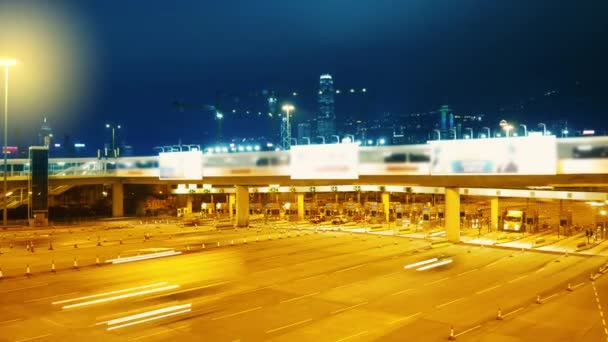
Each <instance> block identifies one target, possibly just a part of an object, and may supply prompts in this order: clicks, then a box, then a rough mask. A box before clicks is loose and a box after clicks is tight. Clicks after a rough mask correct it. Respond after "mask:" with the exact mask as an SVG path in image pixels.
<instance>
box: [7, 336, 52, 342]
mask: <svg viewBox="0 0 608 342" xmlns="http://www.w3.org/2000/svg"><path fill="white" fill-rule="evenodd" d="M51 335H53V334H44V335H38V336H34V337H30V338H24V339H22V340H16V341H15V342H24V341H31V340H36V339H39V338H43V337H47V336H51Z"/></svg>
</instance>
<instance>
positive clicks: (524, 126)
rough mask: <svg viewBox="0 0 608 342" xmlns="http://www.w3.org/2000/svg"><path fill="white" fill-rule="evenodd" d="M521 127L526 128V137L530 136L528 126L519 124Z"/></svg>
mask: <svg viewBox="0 0 608 342" xmlns="http://www.w3.org/2000/svg"><path fill="white" fill-rule="evenodd" d="M519 125H520V126H521V127H523V128H524V137H526V136H528V126H526V125H524V124H519Z"/></svg>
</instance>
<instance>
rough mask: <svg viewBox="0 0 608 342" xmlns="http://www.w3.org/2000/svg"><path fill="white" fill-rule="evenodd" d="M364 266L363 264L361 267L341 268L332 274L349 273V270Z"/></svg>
mask: <svg viewBox="0 0 608 342" xmlns="http://www.w3.org/2000/svg"><path fill="white" fill-rule="evenodd" d="M364 265H365V263H363V264H361V265H356V266H353V267H348V268H343V269H341V270H338V271H335V272H334V273H340V272H344V271H350V270H353V269H355V268H359V267H361V266H364Z"/></svg>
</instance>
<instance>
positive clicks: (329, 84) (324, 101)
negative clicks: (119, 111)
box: [317, 74, 336, 139]
mask: <svg viewBox="0 0 608 342" xmlns="http://www.w3.org/2000/svg"><path fill="white" fill-rule="evenodd" d="M317 134H318V135H321V136H324V137H325V138H326V139H328V138H329V137H330V136H331V135H332V134H336V113H335V111H334V80H333V78H332V77H331V75H329V74H323V75H321V77H320V78H319V116H318V117H317Z"/></svg>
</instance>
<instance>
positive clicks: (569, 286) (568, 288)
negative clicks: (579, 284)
mask: <svg viewBox="0 0 608 342" xmlns="http://www.w3.org/2000/svg"><path fill="white" fill-rule="evenodd" d="M566 290H568V291H573V290H574V289H573V288H572V285H570V283H568V287H566Z"/></svg>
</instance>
